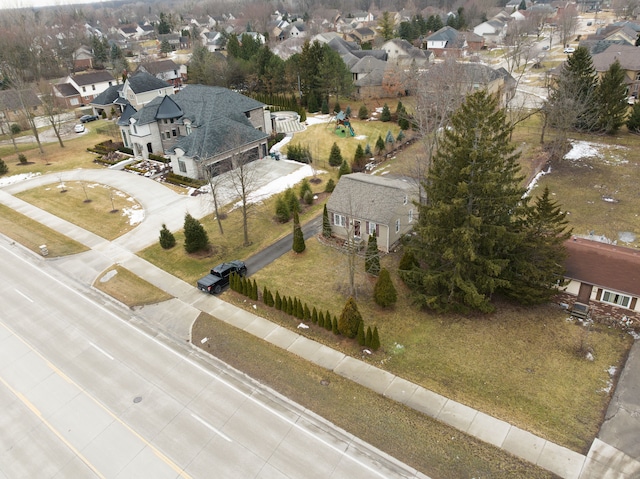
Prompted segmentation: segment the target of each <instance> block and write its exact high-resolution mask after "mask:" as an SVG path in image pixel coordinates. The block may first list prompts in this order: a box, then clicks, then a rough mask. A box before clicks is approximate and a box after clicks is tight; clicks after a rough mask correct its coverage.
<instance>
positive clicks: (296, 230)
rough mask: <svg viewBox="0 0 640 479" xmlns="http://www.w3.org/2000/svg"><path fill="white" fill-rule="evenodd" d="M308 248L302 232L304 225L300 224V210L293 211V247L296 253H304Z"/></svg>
mask: <svg viewBox="0 0 640 479" xmlns="http://www.w3.org/2000/svg"><path fill="white" fill-rule="evenodd" d="M305 248H306V245H305V243H304V235H303V234H302V227H301V226H300V217H299V216H298V212H297V211H295V212H294V213H293V246H292V249H293V251H295V252H296V253H302V252H303V251H304V250H305Z"/></svg>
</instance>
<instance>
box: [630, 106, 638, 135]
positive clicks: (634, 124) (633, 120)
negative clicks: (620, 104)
mask: <svg viewBox="0 0 640 479" xmlns="http://www.w3.org/2000/svg"><path fill="white" fill-rule="evenodd" d="M627 128H628V129H629V131H632V132H633V133H640V102H636V103H635V104H634V105H633V108H632V109H631V114H630V115H629V118H628V119H627Z"/></svg>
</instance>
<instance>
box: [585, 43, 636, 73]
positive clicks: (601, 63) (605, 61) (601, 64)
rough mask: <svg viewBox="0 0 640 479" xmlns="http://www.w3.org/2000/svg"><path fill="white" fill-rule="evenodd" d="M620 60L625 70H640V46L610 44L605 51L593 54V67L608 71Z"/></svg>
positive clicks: (599, 70) (597, 69)
mask: <svg viewBox="0 0 640 479" xmlns="http://www.w3.org/2000/svg"><path fill="white" fill-rule="evenodd" d="M616 60H618V61H619V62H620V66H621V67H622V69H623V70H629V71H640V48H638V47H636V46H632V45H610V46H609V47H608V48H607V49H606V50H605V51H603V52H601V53H598V54H596V55H593V67H594V68H595V69H596V71H598V72H603V71H607V70H608V69H609V67H610V66H611V64H612V63H613V62H614V61H616Z"/></svg>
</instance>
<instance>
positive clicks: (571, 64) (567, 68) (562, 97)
mask: <svg viewBox="0 0 640 479" xmlns="http://www.w3.org/2000/svg"><path fill="white" fill-rule="evenodd" d="M596 87H597V79H596V71H595V68H594V67H593V61H592V59H591V54H590V53H589V50H588V49H587V48H586V47H578V48H576V51H575V52H574V53H573V54H571V55H570V56H569V58H567V61H566V63H564V64H563V65H562V67H561V69H560V74H559V75H558V78H557V81H556V82H555V83H554V84H553V86H552V90H551V93H550V95H549V99H548V101H547V103H546V104H545V107H544V113H545V115H546V116H547V119H548V121H549V123H550V124H551V126H554V127H556V128H558V129H560V130H561V131H565V132H566V131H567V130H569V129H571V128H575V129H577V130H580V131H591V130H594V129H596V128H597V126H598V107H597V102H596Z"/></svg>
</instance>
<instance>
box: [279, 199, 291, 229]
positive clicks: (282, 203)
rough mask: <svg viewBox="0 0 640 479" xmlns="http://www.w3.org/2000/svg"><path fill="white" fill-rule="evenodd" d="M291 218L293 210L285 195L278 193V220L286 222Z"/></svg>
mask: <svg viewBox="0 0 640 479" xmlns="http://www.w3.org/2000/svg"><path fill="white" fill-rule="evenodd" d="M290 219H291V211H290V210H289V205H288V204H287V200H286V199H285V197H284V195H278V198H277V199H276V220H277V221H278V222H279V223H286V222H287V221H289V220H290Z"/></svg>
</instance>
